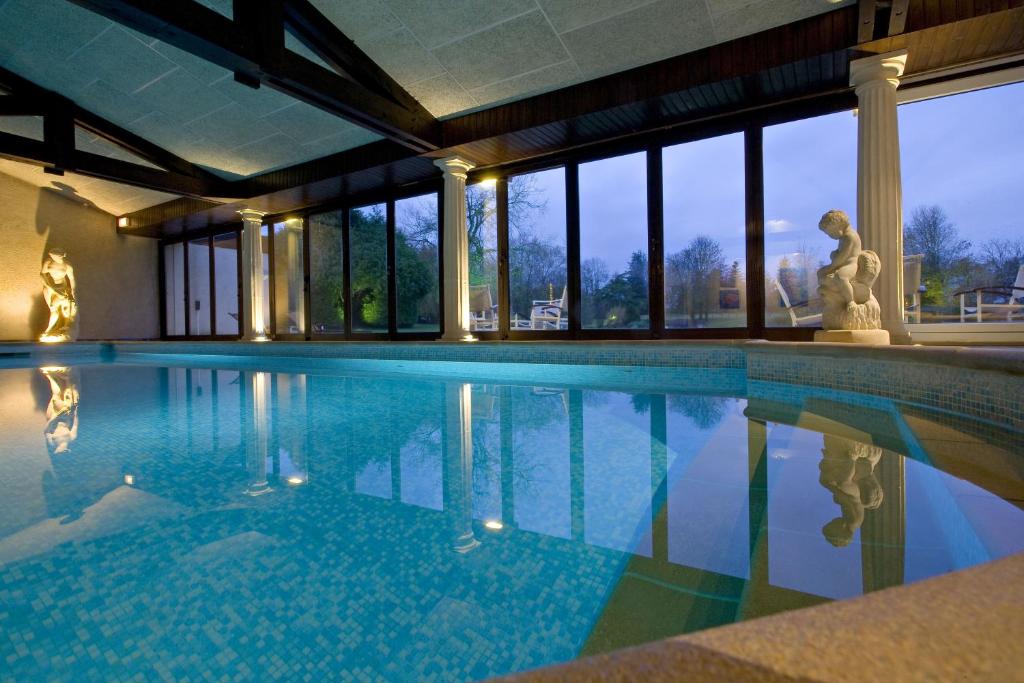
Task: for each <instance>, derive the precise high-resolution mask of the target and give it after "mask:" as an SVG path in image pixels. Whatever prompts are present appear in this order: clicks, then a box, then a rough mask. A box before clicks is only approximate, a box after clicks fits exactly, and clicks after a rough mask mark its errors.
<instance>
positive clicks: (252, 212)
mask: <svg viewBox="0 0 1024 683" xmlns="http://www.w3.org/2000/svg"><path fill="white" fill-rule="evenodd" d="M238 214H239V215H240V216H241V217H242V220H243V221H245V222H246V223H263V217H264V216H266V215H267V212H266V211H257V210H256V209H241V210H240V211H239V212H238Z"/></svg>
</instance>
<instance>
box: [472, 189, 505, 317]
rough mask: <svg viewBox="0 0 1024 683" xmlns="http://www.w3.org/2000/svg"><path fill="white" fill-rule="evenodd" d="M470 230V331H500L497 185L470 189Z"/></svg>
mask: <svg viewBox="0 0 1024 683" xmlns="http://www.w3.org/2000/svg"><path fill="white" fill-rule="evenodd" d="M466 230H467V231H468V232H469V315H470V329H471V330H477V331H489V330H497V329H498V204H497V183H496V182H495V181H493V180H490V181H484V182H482V183H477V184H475V185H470V186H469V187H467V188H466Z"/></svg>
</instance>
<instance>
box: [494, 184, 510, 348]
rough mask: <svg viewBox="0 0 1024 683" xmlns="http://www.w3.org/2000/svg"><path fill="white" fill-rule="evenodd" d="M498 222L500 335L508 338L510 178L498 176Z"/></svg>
mask: <svg viewBox="0 0 1024 683" xmlns="http://www.w3.org/2000/svg"><path fill="white" fill-rule="evenodd" d="M494 202H495V204H496V205H497V206H496V208H497V216H496V218H497V223H498V244H497V247H498V336H499V337H501V338H502V339H508V332H509V316H510V315H511V313H510V312H509V282H508V276H509V270H508V230H509V225H508V178H507V177H504V176H503V177H501V178H498V180H497V182H496V183H495V185H494Z"/></svg>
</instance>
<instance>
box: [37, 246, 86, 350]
mask: <svg viewBox="0 0 1024 683" xmlns="http://www.w3.org/2000/svg"><path fill="white" fill-rule="evenodd" d="M66 259H67V254H66V253H65V251H64V250H63V249H59V248H54V249H51V250H50V252H49V254H48V256H47V258H46V259H45V260H44V261H43V268H42V271H41V272H40V277H42V278H43V300H44V301H45V302H46V306H47V308H49V309H50V321H49V322H48V323H47V325H46V331H45V332H43V335H42V336H41V337H39V341H43V342H58V341H67V340H69V339H71V338H72V335H73V330H72V327H73V325H74V323H75V316H76V315H77V314H78V303H77V302H76V301H75V270H74V268H72V267H71V264H70V263H68V262H67V260H66Z"/></svg>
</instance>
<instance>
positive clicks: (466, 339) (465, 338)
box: [437, 333, 479, 342]
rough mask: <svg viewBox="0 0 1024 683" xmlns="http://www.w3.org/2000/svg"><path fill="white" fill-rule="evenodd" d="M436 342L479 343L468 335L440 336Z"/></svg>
mask: <svg viewBox="0 0 1024 683" xmlns="http://www.w3.org/2000/svg"><path fill="white" fill-rule="evenodd" d="M437 341H443V342H475V341H479V340H478V339H477V338H476V337H474V336H473V335H471V334H469V333H466V334H462V335H459V336H455V337H449V336H442V337H441V338H440V339H438V340H437Z"/></svg>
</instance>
